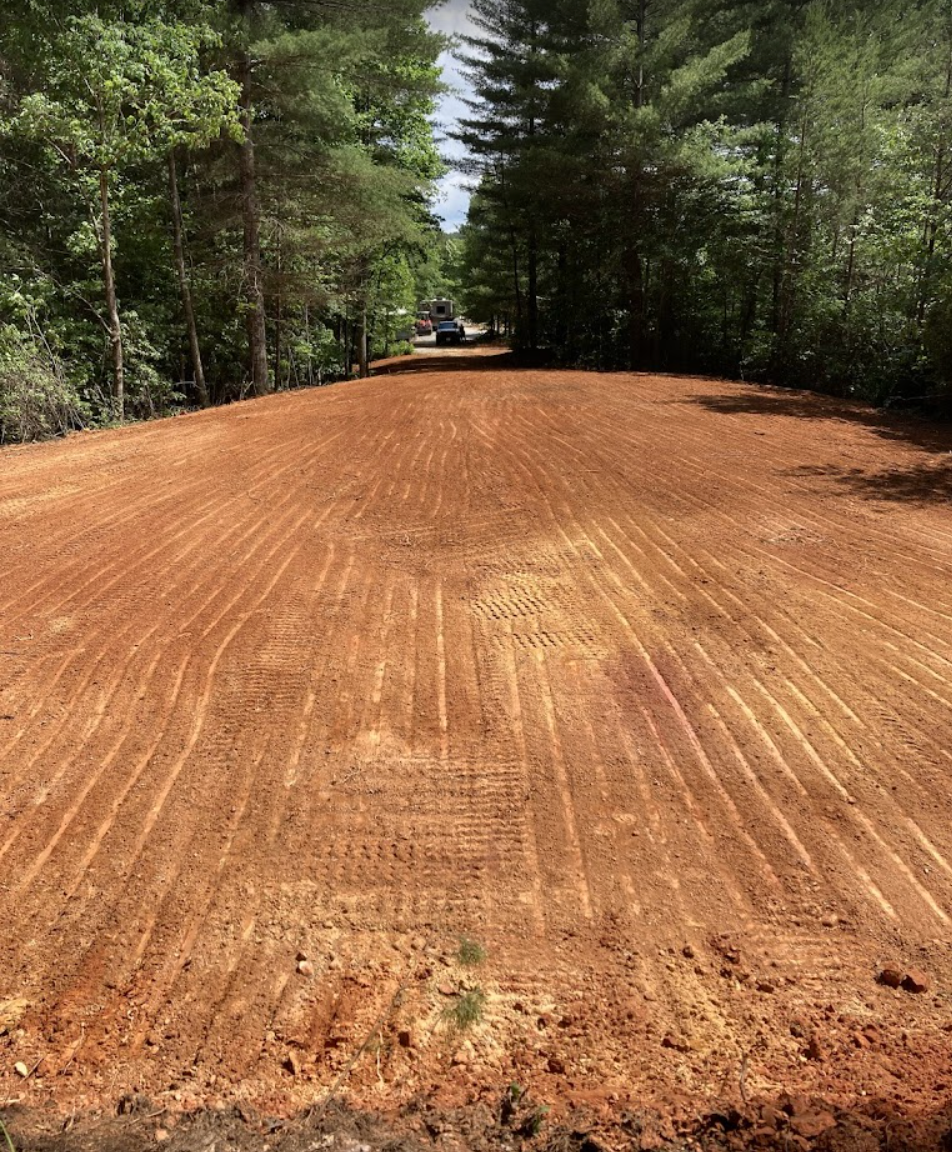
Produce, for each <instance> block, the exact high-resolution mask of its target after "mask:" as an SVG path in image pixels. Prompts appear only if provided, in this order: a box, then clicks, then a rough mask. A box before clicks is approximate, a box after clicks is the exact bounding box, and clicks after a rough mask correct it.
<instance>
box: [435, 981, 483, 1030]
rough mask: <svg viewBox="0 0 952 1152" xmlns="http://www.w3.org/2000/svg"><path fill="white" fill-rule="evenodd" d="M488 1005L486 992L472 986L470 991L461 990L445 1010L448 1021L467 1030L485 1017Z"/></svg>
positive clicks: (445, 1017)
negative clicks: (484, 1012)
mask: <svg viewBox="0 0 952 1152" xmlns="http://www.w3.org/2000/svg"><path fill="white" fill-rule="evenodd" d="M485 1007H486V993H485V992H484V991H483V990H482V988H471V989H469V991H468V992H460V994H459V995H458V996H457V997H456V999H455V1000H454V1001H453V1003H452V1004H450V1005H449V1007H448V1008H446V1009H445V1010H444V1012H443V1018H444V1020H446V1022H447V1023H448V1024H450V1025H452V1026H453V1027H454V1028H456V1029H458V1030H459V1031H460V1032H465V1031H466V1030H467V1028H472V1027H473V1025H474V1024H478V1023H479V1022H480V1020H482V1018H483V1009H484V1008H485Z"/></svg>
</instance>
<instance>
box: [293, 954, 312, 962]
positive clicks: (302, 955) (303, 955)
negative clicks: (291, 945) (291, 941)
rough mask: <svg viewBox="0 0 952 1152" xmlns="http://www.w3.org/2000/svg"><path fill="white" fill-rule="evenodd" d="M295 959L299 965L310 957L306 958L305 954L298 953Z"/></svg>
mask: <svg viewBox="0 0 952 1152" xmlns="http://www.w3.org/2000/svg"><path fill="white" fill-rule="evenodd" d="M295 959H296V960H297V961H298V963H299V964H300V963H301V961H302V960H308V959H310V957H309V956H308V954H307V953H306V952H298V954H297V956H296V957H295Z"/></svg>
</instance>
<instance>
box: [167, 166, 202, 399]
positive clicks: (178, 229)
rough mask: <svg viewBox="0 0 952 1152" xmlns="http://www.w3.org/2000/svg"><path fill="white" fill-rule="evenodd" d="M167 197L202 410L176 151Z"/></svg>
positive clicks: (199, 354)
mask: <svg viewBox="0 0 952 1152" xmlns="http://www.w3.org/2000/svg"><path fill="white" fill-rule="evenodd" d="M169 197H170V199H171V204H172V236H173V240H174V244H175V269H176V272H177V273H178V281H179V291H180V292H181V294H182V311H183V312H184V314H185V327H186V329H187V331H188V346H189V350H190V352H191V356H192V372H193V373H194V375H195V391H196V392H197V393H198V402H199V404H201V406H202V407H203V408H207V407H208V406H209V404H210V403H211V401H210V399H209V396H208V387H207V385H206V383H205V367H204V365H203V364H202V348H201V345H200V343H199V340H198V327H197V325H196V323H195V308H194V307H193V304H192V288H191V285H190V284H189V281H188V267H187V265H186V263H185V229H184V227H183V224H182V201H181V198H180V197H179V186H178V171H177V167H176V163H175V150H174V149H172V150H171V151H170V152H169Z"/></svg>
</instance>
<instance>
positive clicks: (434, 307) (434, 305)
mask: <svg viewBox="0 0 952 1152" xmlns="http://www.w3.org/2000/svg"><path fill="white" fill-rule="evenodd" d="M430 319H431V320H432V321H433V323H434V325H436V324H442V323H444V322H445V321H447V320H455V319H456V305H455V304H454V303H453V301H452V300H431V301H430Z"/></svg>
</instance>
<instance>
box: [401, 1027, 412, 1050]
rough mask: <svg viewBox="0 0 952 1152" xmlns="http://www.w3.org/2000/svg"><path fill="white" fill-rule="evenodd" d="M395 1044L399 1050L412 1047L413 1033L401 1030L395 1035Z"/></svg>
mask: <svg viewBox="0 0 952 1152" xmlns="http://www.w3.org/2000/svg"><path fill="white" fill-rule="evenodd" d="M397 1043H398V1044H399V1045H400V1047H401V1048H412V1047H413V1033H412V1032H411V1031H410V1029H409V1028H401V1029H400V1031H399V1032H398V1033H397Z"/></svg>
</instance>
